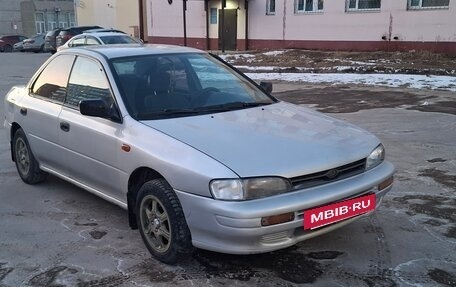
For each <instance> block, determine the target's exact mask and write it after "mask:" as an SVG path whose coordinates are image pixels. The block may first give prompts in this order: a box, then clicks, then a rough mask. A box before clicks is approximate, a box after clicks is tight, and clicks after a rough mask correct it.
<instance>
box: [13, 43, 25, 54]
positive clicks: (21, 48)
mask: <svg viewBox="0 0 456 287" xmlns="http://www.w3.org/2000/svg"><path fill="white" fill-rule="evenodd" d="M24 41H25V40H24ZM24 41H20V42H17V43H16V44H14V45H13V52H24Z"/></svg>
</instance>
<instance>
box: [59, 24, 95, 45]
mask: <svg viewBox="0 0 456 287" xmlns="http://www.w3.org/2000/svg"><path fill="white" fill-rule="evenodd" d="M101 28H102V27H100V26H77V27H70V28H65V29H62V30H60V32H59V34H58V35H57V36H56V38H55V39H56V48H58V47H60V46H62V45H63V44H65V43H66V42H67V41H68V40H70V39H71V38H72V37H73V36H76V35H79V34H82V33H83V32H84V31H85V30H90V29H101Z"/></svg>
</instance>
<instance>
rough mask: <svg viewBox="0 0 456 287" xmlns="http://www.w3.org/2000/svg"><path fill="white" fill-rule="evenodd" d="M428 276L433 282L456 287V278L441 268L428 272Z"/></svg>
mask: <svg viewBox="0 0 456 287" xmlns="http://www.w3.org/2000/svg"><path fill="white" fill-rule="evenodd" d="M428 275H429V277H430V278H431V279H432V280H434V281H435V282H437V283H439V284H442V285H445V286H451V287H454V286H456V276H455V275H454V274H450V273H448V272H446V271H445V270H442V269H439V268H435V269H431V270H429V271H428Z"/></svg>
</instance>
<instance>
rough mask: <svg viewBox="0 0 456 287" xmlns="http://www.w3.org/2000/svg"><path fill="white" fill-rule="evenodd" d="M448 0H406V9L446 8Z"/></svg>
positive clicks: (448, 4)
mask: <svg viewBox="0 0 456 287" xmlns="http://www.w3.org/2000/svg"><path fill="white" fill-rule="evenodd" d="M449 6H450V0H408V9H411V10H414V9H446V8H448V7H449Z"/></svg>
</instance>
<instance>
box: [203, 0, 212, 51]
mask: <svg viewBox="0 0 456 287" xmlns="http://www.w3.org/2000/svg"><path fill="white" fill-rule="evenodd" d="M204 10H205V11H206V50H209V49H210V48H211V47H210V44H209V17H210V15H209V12H210V11H209V0H204Z"/></svg>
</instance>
